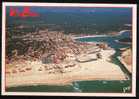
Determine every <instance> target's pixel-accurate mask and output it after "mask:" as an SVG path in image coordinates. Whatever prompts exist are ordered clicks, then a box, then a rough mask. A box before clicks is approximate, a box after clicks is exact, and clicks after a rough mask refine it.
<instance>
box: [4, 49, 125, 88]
mask: <svg viewBox="0 0 139 99" xmlns="http://www.w3.org/2000/svg"><path fill="white" fill-rule="evenodd" d="M114 52H115V51H114V50H106V51H101V53H102V55H103V57H104V58H103V59H98V60H97V61H90V62H85V63H77V65H79V66H78V67H77V68H76V69H74V70H72V71H71V72H66V73H52V74H48V73H46V72H45V71H42V72H35V69H33V70H32V71H29V72H24V73H17V74H11V75H6V87H15V86H28V85H67V84H71V83H72V82H73V81H82V80H126V78H125V74H124V73H123V72H122V70H121V69H120V67H119V66H118V65H116V64H114V63H111V62H109V61H108V57H109V56H111V54H113V53H114ZM30 65H32V66H34V67H39V65H41V63H35V62H34V63H32V64H30Z"/></svg>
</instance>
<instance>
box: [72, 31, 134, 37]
mask: <svg viewBox="0 0 139 99" xmlns="http://www.w3.org/2000/svg"><path fill="white" fill-rule="evenodd" d="M127 31H131V30H121V31H120V32H117V34H116V35H106V34H105V35H86V36H73V37H72V38H73V39H80V38H92V37H108V36H119V35H121V34H122V33H124V32H127Z"/></svg>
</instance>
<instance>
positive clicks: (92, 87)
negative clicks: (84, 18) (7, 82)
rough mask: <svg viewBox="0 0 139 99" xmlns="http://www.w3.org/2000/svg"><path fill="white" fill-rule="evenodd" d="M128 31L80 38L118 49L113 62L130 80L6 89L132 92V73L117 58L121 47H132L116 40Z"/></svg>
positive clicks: (10, 89)
mask: <svg viewBox="0 0 139 99" xmlns="http://www.w3.org/2000/svg"><path fill="white" fill-rule="evenodd" d="M126 34H127V32H125V33H123V34H122V35H120V36H115V37H91V38H81V39H78V40H79V41H82V42H107V43H108V45H109V46H111V47H112V48H114V49H115V50H116V53H115V55H113V59H112V60H113V61H112V62H113V63H115V64H118V65H119V66H120V68H121V70H122V71H123V72H124V73H125V74H126V75H127V78H128V80H125V81H120V80H111V81H108V80H107V81H106V80H105V81H104V80H95V81H76V82H73V84H72V85H67V86H48V85H38V86H23V87H11V88H8V89H6V90H7V91H12V92H13V91H17V92H19V91H20V92H21V91H22V92H117V93H121V92H131V84H132V82H131V74H130V73H129V72H128V71H127V70H126V68H124V66H123V65H122V64H121V63H120V61H119V60H118V59H117V56H119V55H120V53H119V50H118V49H119V48H124V47H130V46H129V45H127V44H118V43H116V42H115V40H118V39H121V38H124V37H127V35H126Z"/></svg>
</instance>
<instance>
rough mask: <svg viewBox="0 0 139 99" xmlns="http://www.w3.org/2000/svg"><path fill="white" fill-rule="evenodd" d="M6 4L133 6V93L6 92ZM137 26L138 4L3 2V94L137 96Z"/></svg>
mask: <svg viewBox="0 0 139 99" xmlns="http://www.w3.org/2000/svg"><path fill="white" fill-rule="evenodd" d="M6 6H47V7H50V6H51V7H53V6H55V7H117V8H118V7H126V8H127V7H131V8H132V9H133V11H132V13H133V14H132V15H133V16H132V31H133V32H132V33H133V34H132V35H133V37H132V39H133V41H132V48H133V58H132V60H133V73H132V93H65V92H62V93H58V92H6V91H5V78H4V77H5V21H6V18H5V17H6V15H5V12H6V11H5V7H6ZM136 28H137V5H136V4H95V3H88V4H87V3H86V4H83V3H82V4H81V3H74V4H73V3H19V2H3V3H2V80H1V84H2V87H1V88H2V95H26V96H109V97H111V96H113V97H117V96H121V97H135V96H136V39H137V38H136V34H137V33H136V32H137V31H136Z"/></svg>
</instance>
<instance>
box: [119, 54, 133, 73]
mask: <svg viewBox="0 0 139 99" xmlns="http://www.w3.org/2000/svg"><path fill="white" fill-rule="evenodd" d="M117 58H118V59H119V60H120V62H121V63H122V64H123V65H124V67H125V68H126V69H127V70H128V72H130V73H132V66H130V65H127V64H126V63H125V62H124V60H123V59H122V58H121V57H117Z"/></svg>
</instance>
